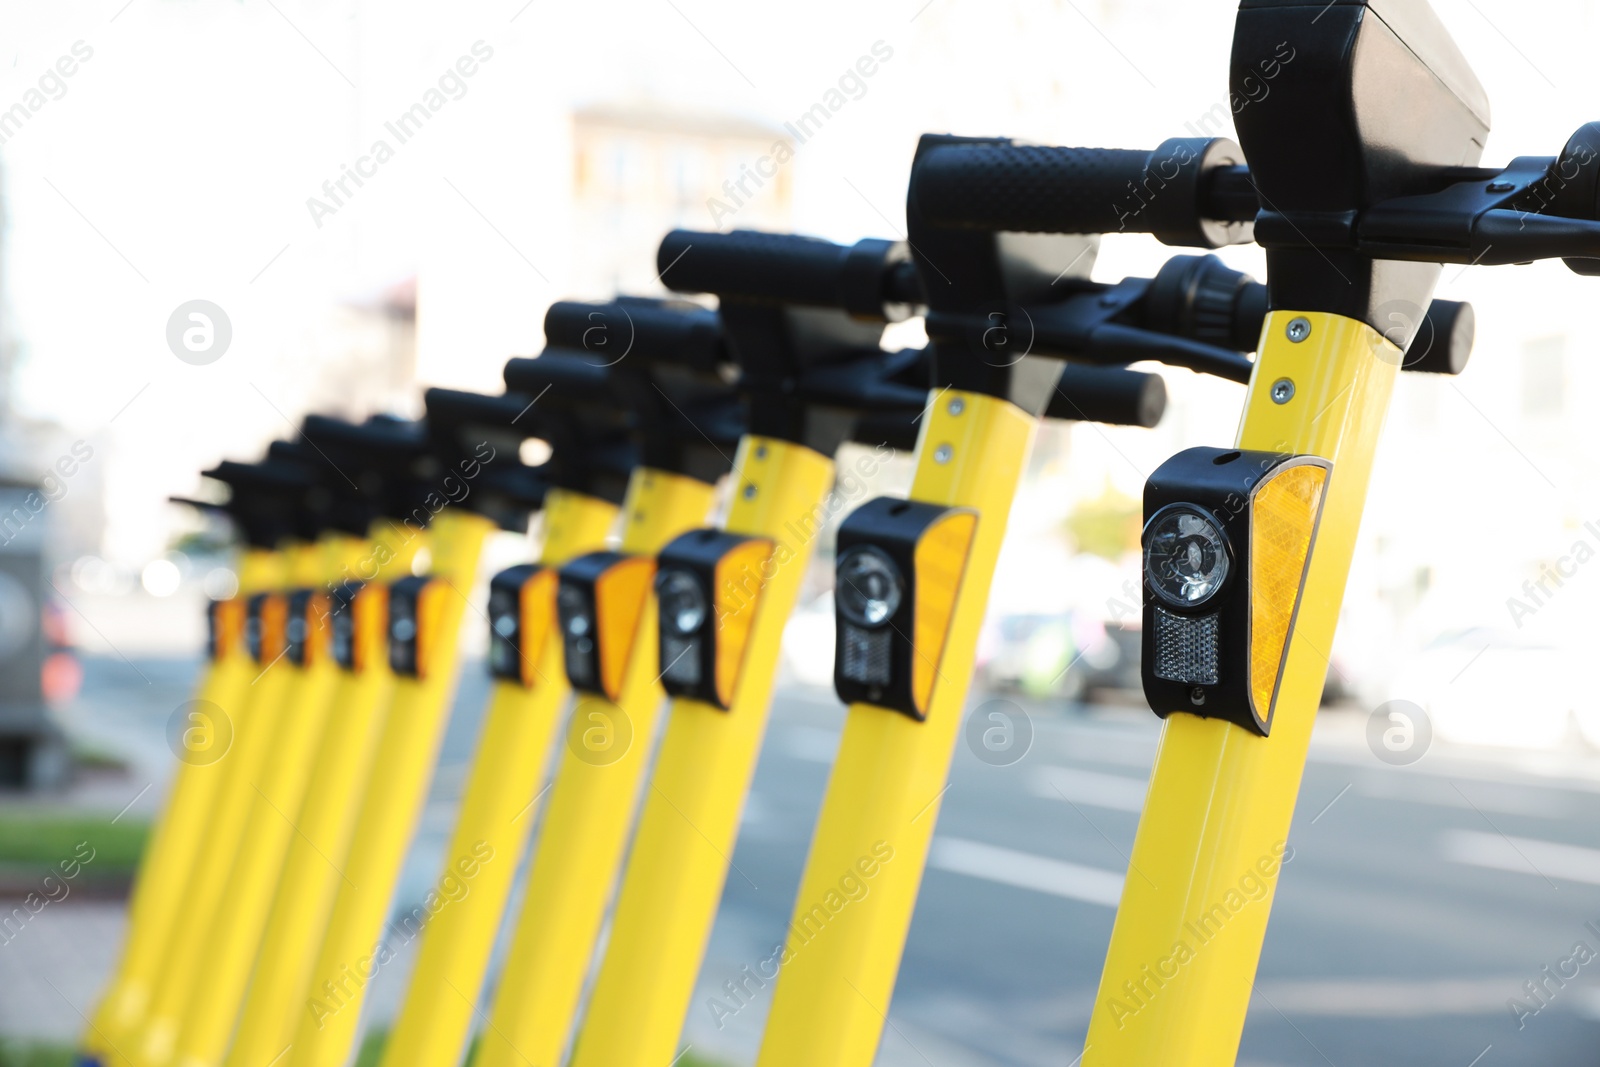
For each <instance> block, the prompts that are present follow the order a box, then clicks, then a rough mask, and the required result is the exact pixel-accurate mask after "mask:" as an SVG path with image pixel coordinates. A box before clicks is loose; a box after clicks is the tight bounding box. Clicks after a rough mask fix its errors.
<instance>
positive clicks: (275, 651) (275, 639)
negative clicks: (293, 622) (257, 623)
mask: <svg viewBox="0 0 1600 1067" xmlns="http://www.w3.org/2000/svg"><path fill="white" fill-rule="evenodd" d="M288 628H289V598H288V597H287V596H284V595H283V594H282V593H269V594H268V595H267V598H266V599H265V600H263V601H262V602H261V646H260V651H259V653H258V654H257V656H256V662H257V663H259V664H261V665H262V666H263V667H270V666H272V664H274V663H276V662H277V661H278V657H279V656H282V655H283V652H284V642H285V641H287V640H288V633H287V631H288Z"/></svg>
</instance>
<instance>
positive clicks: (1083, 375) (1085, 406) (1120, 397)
mask: <svg viewBox="0 0 1600 1067" xmlns="http://www.w3.org/2000/svg"><path fill="white" fill-rule="evenodd" d="M1166 410H1167V385H1166V382H1164V381H1163V380H1162V379H1161V376H1160V375H1159V374H1146V373H1144V372H1143V371H1136V370H1127V369H1126V368H1123V367H1089V366H1083V365H1080V364H1076V363H1069V364H1067V365H1066V366H1065V367H1064V368H1062V370H1061V378H1060V379H1059V380H1058V381H1057V382H1056V388H1055V392H1054V393H1052V394H1051V396H1050V403H1049V405H1048V406H1046V408H1045V411H1044V414H1045V418H1048V419H1062V420H1065V421H1070V422H1103V423H1109V424H1111V425H1115V426H1144V427H1150V426H1154V425H1156V424H1157V423H1159V422H1160V421H1161V416H1162V415H1163V414H1165V413H1166Z"/></svg>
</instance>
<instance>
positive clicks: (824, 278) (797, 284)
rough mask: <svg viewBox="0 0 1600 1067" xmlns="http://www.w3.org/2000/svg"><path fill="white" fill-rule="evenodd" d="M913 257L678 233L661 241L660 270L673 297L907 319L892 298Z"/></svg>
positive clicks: (788, 240)
mask: <svg viewBox="0 0 1600 1067" xmlns="http://www.w3.org/2000/svg"><path fill="white" fill-rule="evenodd" d="M908 256H909V253H908V250H907V248H906V246H905V245H904V244H902V243H899V242H896V241H883V240H878V239H876V238H867V239H865V240H861V241H857V242H856V243H855V244H853V245H840V244H834V243H833V242H832V241H824V240H822V239H821V238H817V237H802V236H799V235H797V234H778V233H762V232H759V231H757V230H734V231H733V232H731V233H702V232H696V231H693V230H673V231H672V232H671V233H669V234H667V236H666V237H665V238H663V239H662V241H661V248H660V250H659V251H658V252H657V254H656V269H657V270H658V271H659V272H660V274H661V280H662V282H664V283H665V284H666V286H667V288H669V289H673V290H675V291H677V292H680V293H715V294H716V295H717V296H719V297H722V298H724V299H729V298H732V299H740V300H756V301H770V302H774V303H782V304H792V305H800V306H803V307H817V308H836V309H838V310H840V311H846V312H849V313H850V314H851V315H856V316H859V317H861V318H867V319H878V320H889V319H894V318H903V317H905V315H906V314H907V313H908V312H909V309H903V308H901V307H899V306H897V305H898V304H899V303H900V301H897V300H894V299H891V298H890V289H891V286H890V281H889V275H890V273H891V272H892V270H893V268H894V265H895V264H897V263H900V262H903V261H904V260H906V259H907V258H908Z"/></svg>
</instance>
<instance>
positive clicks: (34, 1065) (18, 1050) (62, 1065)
mask: <svg viewBox="0 0 1600 1067" xmlns="http://www.w3.org/2000/svg"><path fill="white" fill-rule="evenodd" d="M73 1063H74V1056H73V1053H72V1047H71V1046H70V1045H42V1044H35V1043H32V1042H27V1041H10V1040H6V1039H0V1067H73Z"/></svg>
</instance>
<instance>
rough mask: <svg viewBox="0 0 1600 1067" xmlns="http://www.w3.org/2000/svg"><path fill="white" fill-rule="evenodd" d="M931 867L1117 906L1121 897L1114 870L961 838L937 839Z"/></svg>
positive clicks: (1084, 900) (1093, 902)
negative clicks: (1105, 869) (1086, 865)
mask: <svg viewBox="0 0 1600 1067" xmlns="http://www.w3.org/2000/svg"><path fill="white" fill-rule="evenodd" d="M928 866H930V867H933V868H936V869H938V870H941V871H949V872H950V873H952V874H965V875H968V876H970V877H972V878H982V879H984V880H985V881H990V882H998V883H1000V884H1001V885H1009V886H1014V887H1016V888H1018V889H1032V890H1034V891H1036V892H1039V893H1049V894H1050V895H1052V896H1057V897H1065V898H1066V899H1068V900H1080V901H1083V902H1085V903H1087V904H1101V905H1104V906H1105V907H1108V908H1114V907H1116V906H1117V901H1119V900H1120V899H1122V875H1120V874H1118V873H1116V872H1115V871H1104V870H1101V869H1100V868H1098V867H1084V866H1081V865H1080V864H1076V863H1068V862H1066V861H1065V860H1053V859H1050V858H1048V857H1046V856H1035V855H1033V854H1031V853H1028V852H1018V851H1016V850H1014V849H1009V848H1001V847H999V846H998V845H989V844H985V843H984V842H982V841H969V840H967V839H966V838H962V837H936V838H934V839H933V846H932V848H931V849H930V850H929V853H928Z"/></svg>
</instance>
